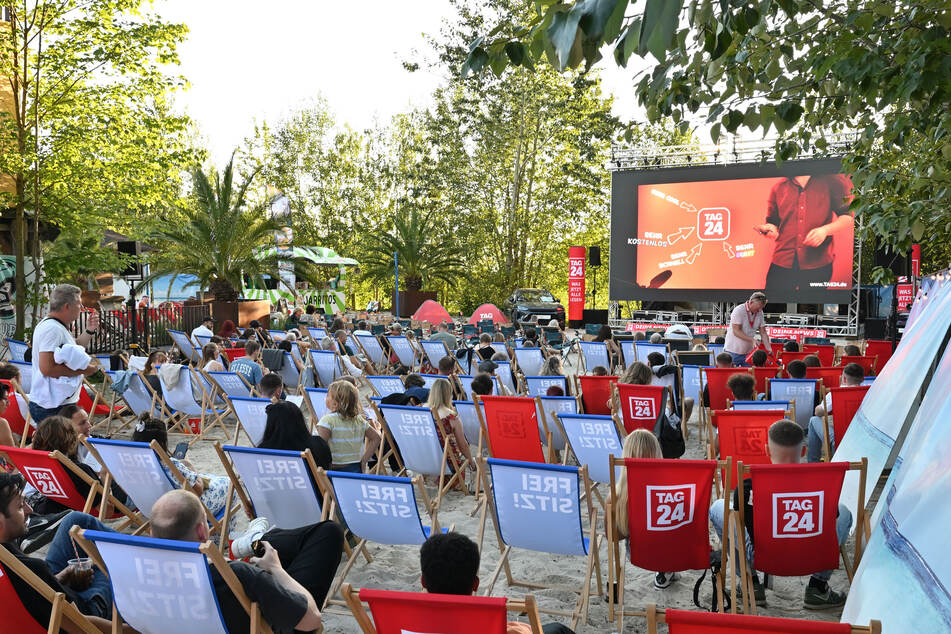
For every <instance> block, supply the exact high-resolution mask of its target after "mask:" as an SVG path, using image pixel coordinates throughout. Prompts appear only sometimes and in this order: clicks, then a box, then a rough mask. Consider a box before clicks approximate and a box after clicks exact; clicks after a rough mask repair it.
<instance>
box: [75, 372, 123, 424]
mask: <svg viewBox="0 0 951 634" xmlns="http://www.w3.org/2000/svg"><path fill="white" fill-rule="evenodd" d="M102 374H103V376H104V377H105V376H106V374H105V372H103V373H102ZM107 380H108V379H103V386H104V385H105V384H106V383H105V381H107ZM80 389H82V390H89V392H92V405H91V406H90V407H89V423H90V424H91V425H92V426H93V427H95V426H96V424H97V423H96V422H95V418H96V408H97V407H98V406H99V405H105V406H107V407H109V413H108V414H106V415H105V417H106V418H110V417H112V414H113V412H114V411H115V410H114V407H113V406H112V405H109V404H108V403H106V397H105V396H103V394H102V390H100V389H99V388H98V387H96V386H95V385H93V384H92V383H91V382H90V381H89V377H83V384H82V387H81V388H80ZM87 394H88V393H87Z"/></svg>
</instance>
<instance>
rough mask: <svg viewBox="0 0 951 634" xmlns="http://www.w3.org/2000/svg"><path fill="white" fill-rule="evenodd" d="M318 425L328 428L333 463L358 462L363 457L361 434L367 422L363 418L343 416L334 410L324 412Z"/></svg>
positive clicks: (365, 428)
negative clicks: (327, 412)
mask: <svg viewBox="0 0 951 634" xmlns="http://www.w3.org/2000/svg"><path fill="white" fill-rule="evenodd" d="M317 426H318V427H323V428H324V429H329V430H330V441H329V442H328V444H329V445H330V454H331V455H332V456H333V463H334V464H335V465H345V464H351V463H354V462H360V458H362V457H363V436H364V435H365V434H366V430H367V427H369V424H368V423H367V422H366V421H365V420H363V418H361V417H359V416H357V417H356V418H344V417H343V416H341V415H340V414H338V413H336V412H331V413H329V414H324V415H323V417H321V419H320V422H318V423H317Z"/></svg>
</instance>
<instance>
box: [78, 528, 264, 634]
mask: <svg viewBox="0 0 951 634" xmlns="http://www.w3.org/2000/svg"><path fill="white" fill-rule="evenodd" d="M70 535H71V536H72V537H73V539H74V540H75V541H76V542H77V543H78V544H79V545H80V546H81V547H82V549H83V550H85V551H86V553H88V554H89V556H90V557H91V558H92V559H93V560H94V561H96V562H97V563H99V564H100V565H101V566H102V567H103V569H104V570H105V571H106V573H107V574H108V576H109V582H110V584H111V585H112V594H113V600H114V601H115V611H114V612H113V629H112V631H113V632H118V631H122V626H121V622H122V621H125V622H126V623H128V624H129V625H130V626H131V627H132V628H133V629H134V630H136V631H138V632H141V633H142V634H166V633H168V632H174V633H175V634H228V627H227V626H226V625H225V621H224V617H223V616H222V613H221V606H220V605H219V603H218V596H217V594H216V593H215V586H214V582H213V581H212V577H211V567H212V566H213V567H214V568H215V570H216V571H217V572H218V574H220V575H221V577H222V578H223V579H224V580H225V582H226V583H227V584H228V587H229V588H230V590H231V592H232V593H234V596H235V597H236V598H237V599H238V602H239V603H240V604H241V606H242V607H243V608H244V609H245V611H246V612H247V613H248V627H247V628H246V629H247V630H248V631H251V632H255V631H257V632H266V631H269V630H270V628H269V627H268V626H267V624H266V623H265V622H264V619H263V617H262V616H261V609H260V607H259V606H258V604H257V603H252V602H251V600H250V599H249V598H248V595H247V594H246V593H245V592H244V588H243V587H242V585H241V582H240V581H239V580H238V577H237V576H236V575H235V573H234V571H233V570H231V568H230V566H228V564H227V563H226V562H225V560H224V558H223V557H222V556H221V553H220V552H219V551H218V549H217V548H216V547H215V545H214V544H213V543H211V542H210V541H209V542H205V543H204V544H199V543H197V542H180V541H173V540H169V539H155V538H153V537H139V536H134V535H121V534H119V533H112V532H105V531H94V530H81V529H80V528H79V527H78V526H74V527H73V530H72V531H70ZM159 597H161V599H160V600H158V598H159Z"/></svg>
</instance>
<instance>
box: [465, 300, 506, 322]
mask: <svg viewBox="0 0 951 634" xmlns="http://www.w3.org/2000/svg"><path fill="white" fill-rule="evenodd" d="M483 319H491V320H492V321H494V322H495V323H497V324H507V323H509V318H508V317H506V316H505V313H503V312H502V311H501V310H499V307H498V306H496V305H495V304H482V305H481V306H479V307H478V308H476V309H475V311H473V313H472V317H470V318H469V323H470V324H477V323H479V322H480V321H482V320H483Z"/></svg>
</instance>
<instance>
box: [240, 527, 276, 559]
mask: <svg viewBox="0 0 951 634" xmlns="http://www.w3.org/2000/svg"><path fill="white" fill-rule="evenodd" d="M270 528H271V524H270V522H268V521H267V518H266V517H256V518H254V519H253V520H251V522H250V523H248V529H247V530H246V531H244V533H242V534H241V535H240V536H239V537H238V538H237V539H235V540H232V542H231V558H232V559H247V558H248V557H252V556H254V548H253V544H254V542H256V541H258V540H260V539H261V537H263V536H264V533H266V532H268V530H270Z"/></svg>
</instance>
